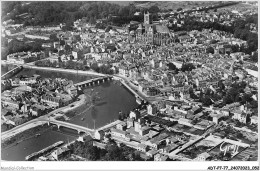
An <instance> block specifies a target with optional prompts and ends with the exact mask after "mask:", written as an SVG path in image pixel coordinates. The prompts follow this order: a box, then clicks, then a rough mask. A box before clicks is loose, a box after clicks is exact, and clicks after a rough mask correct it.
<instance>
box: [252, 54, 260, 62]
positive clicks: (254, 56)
mask: <svg viewBox="0 0 260 171" xmlns="http://www.w3.org/2000/svg"><path fill="white" fill-rule="evenodd" d="M251 60H252V61H254V62H258V52H254V53H253V55H252V56H251Z"/></svg>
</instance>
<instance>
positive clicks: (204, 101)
mask: <svg viewBox="0 0 260 171" xmlns="http://www.w3.org/2000/svg"><path fill="white" fill-rule="evenodd" d="M202 103H203V105H205V106H209V105H211V104H212V101H211V99H210V97H209V96H205V97H203V98H202Z"/></svg>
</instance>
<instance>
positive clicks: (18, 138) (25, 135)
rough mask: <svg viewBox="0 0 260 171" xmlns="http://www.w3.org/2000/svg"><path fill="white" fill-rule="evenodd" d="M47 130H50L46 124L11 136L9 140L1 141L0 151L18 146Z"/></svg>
mask: <svg viewBox="0 0 260 171" xmlns="http://www.w3.org/2000/svg"><path fill="white" fill-rule="evenodd" d="M49 129H51V127H49V126H48V125H47V124H45V125H38V126H36V127H33V128H30V129H27V130H25V131H23V132H21V133H18V134H16V135H15V136H13V137H11V138H9V139H6V140H4V141H2V143H1V148H2V149H7V148H11V147H13V146H15V145H17V144H19V143H20V142H22V141H25V140H28V139H30V138H34V137H35V136H36V134H42V133H44V132H46V131H48V130H49Z"/></svg>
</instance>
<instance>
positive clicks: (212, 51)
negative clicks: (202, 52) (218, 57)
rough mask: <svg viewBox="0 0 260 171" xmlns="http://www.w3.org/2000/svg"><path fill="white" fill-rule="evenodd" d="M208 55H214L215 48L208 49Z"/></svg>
mask: <svg viewBox="0 0 260 171" xmlns="http://www.w3.org/2000/svg"><path fill="white" fill-rule="evenodd" d="M206 53H211V54H214V48H213V47H211V46H210V47H208V48H207V49H206Z"/></svg>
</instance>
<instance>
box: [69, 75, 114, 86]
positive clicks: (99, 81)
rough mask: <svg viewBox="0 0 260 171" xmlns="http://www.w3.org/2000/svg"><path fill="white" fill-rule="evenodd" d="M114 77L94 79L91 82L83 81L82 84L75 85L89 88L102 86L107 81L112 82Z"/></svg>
mask: <svg viewBox="0 0 260 171" xmlns="http://www.w3.org/2000/svg"><path fill="white" fill-rule="evenodd" d="M112 78H113V77H112V76H104V77H98V78H93V79H90V80H87V81H83V82H80V83H77V84H74V86H75V87H80V88H82V87H88V86H92V85H95V84H100V83H102V82H105V81H110V80H112Z"/></svg>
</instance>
